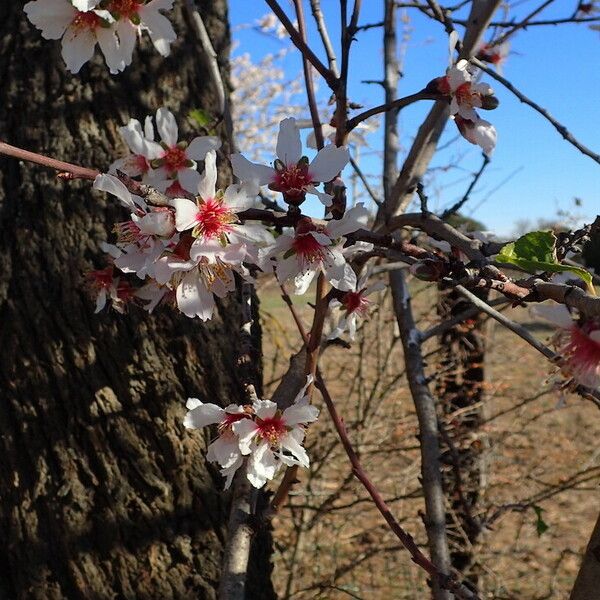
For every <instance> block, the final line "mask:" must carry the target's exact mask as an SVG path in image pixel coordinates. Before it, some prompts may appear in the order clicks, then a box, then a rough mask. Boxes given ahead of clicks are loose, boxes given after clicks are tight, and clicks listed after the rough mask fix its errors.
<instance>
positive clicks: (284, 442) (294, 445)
mask: <svg viewBox="0 0 600 600" xmlns="http://www.w3.org/2000/svg"><path fill="white" fill-rule="evenodd" d="M281 446H282V447H283V448H285V449H286V450H289V451H290V452H291V453H292V454H293V455H294V456H295V457H296V459H297V460H298V462H299V463H300V464H301V465H302V466H303V467H305V468H308V466H309V464H310V461H309V459H308V454H306V450H305V449H304V448H303V447H302V446H301V445H300V444H299V443H298V441H297V440H296V439H295V438H294V436H292V435H290V434H289V433H288V434H286V435H284V436H283V437H282V438H281Z"/></svg>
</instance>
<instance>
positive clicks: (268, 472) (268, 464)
mask: <svg viewBox="0 0 600 600" xmlns="http://www.w3.org/2000/svg"><path fill="white" fill-rule="evenodd" d="M278 468H279V463H278V462H277V461H276V460H275V455H274V454H273V452H272V451H271V449H270V448H269V446H268V444H267V443H266V442H263V443H262V444H261V445H260V446H259V447H258V448H257V449H256V450H255V451H254V452H253V453H252V456H251V457H250V460H249V461H248V470H247V473H246V476H247V477H248V481H250V483H251V484H252V485H253V486H254V487H256V488H261V487H263V485H265V483H266V482H267V481H269V480H271V479H273V477H275V474H276V473H277V470H278Z"/></svg>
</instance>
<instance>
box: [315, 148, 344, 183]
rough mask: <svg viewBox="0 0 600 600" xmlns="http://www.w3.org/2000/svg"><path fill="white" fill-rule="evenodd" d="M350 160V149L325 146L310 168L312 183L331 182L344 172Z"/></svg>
mask: <svg viewBox="0 0 600 600" xmlns="http://www.w3.org/2000/svg"><path fill="white" fill-rule="evenodd" d="M349 160H350V154H349V153H348V148H345V147H341V148H338V147H337V146H334V145H333V144H329V145H328V146H325V148H323V149H322V150H319V153H318V154H317V156H315V158H314V159H313V160H312V162H311V163H310V165H309V166H308V173H309V175H310V176H311V179H312V181H331V180H332V179H333V178H334V177H336V176H337V175H338V173H340V172H341V171H342V169H343V168H344V167H345V166H346V164H347V163H348V161H349Z"/></svg>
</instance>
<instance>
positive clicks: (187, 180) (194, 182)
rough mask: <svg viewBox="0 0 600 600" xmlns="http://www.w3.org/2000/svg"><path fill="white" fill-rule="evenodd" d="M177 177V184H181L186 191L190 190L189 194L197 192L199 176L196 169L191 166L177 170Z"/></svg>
mask: <svg viewBox="0 0 600 600" xmlns="http://www.w3.org/2000/svg"><path fill="white" fill-rule="evenodd" d="M177 179H178V181H179V185H181V187H182V188H183V189H184V190H185V191H186V192H190V194H194V195H196V194H197V193H198V186H199V185H200V181H201V177H200V173H198V171H196V169H192V168H191V167H189V168H185V169H181V170H180V171H178V172H177Z"/></svg>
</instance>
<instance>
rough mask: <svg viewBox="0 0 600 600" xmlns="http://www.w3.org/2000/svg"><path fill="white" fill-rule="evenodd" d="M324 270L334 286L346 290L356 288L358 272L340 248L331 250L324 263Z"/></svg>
mask: <svg viewBox="0 0 600 600" xmlns="http://www.w3.org/2000/svg"><path fill="white" fill-rule="evenodd" d="M323 272H324V274H325V278H326V279H327V281H329V283H331V285H332V286H333V287H334V288H337V289H338V290H342V291H344V292H347V291H351V290H355V289H356V273H355V272H354V271H353V270H352V267H351V266H350V265H349V264H348V263H347V262H346V259H345V258H344V255H343V254H342V253H341V251H340V250H339V248H335V249H332V250H331V255H330V257H329V258H328V259H327V260H326V261H325V262H324V263H323Z"/></svg>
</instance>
